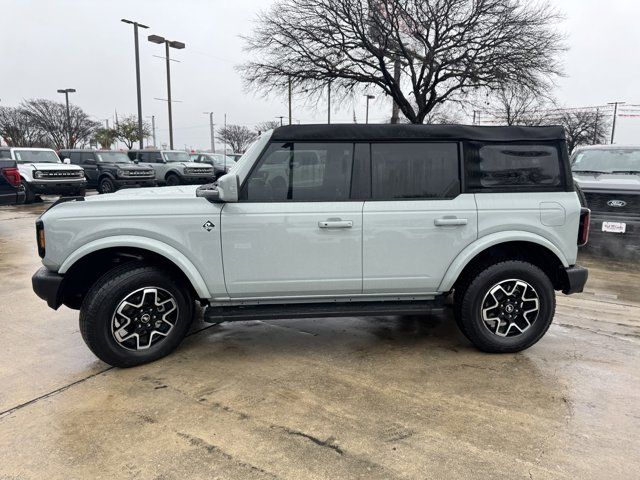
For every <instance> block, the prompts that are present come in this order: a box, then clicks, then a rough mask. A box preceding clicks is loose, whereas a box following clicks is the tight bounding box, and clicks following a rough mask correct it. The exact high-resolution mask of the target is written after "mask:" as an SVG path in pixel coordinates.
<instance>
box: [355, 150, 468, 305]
mask: <svg viewBox="0 0 640 480" xmlns="http://www.w3.org/2000/svg"><path fill="white" fill-rule="evenodd" d="M460 164H461V162H460V146H459V144H458V143H456V142H448V143H446V142H443V143H439V142H430V143H427V142H411V143H408V142H404V143H372V144H371V200H369V201H367V202H366V203H365V205H364V210H363V231H364V235H363V289H364V293H368V294H376V293H377V294H383V293H398V294H400V293H405V294H424V293H432V292H436V291H437V288H438V286H439V284H440V282H441V281H442V278H443V277H444V275H445V273H446V271H447V269H448V268H449V266H450V264H451V263H452V262H453V260H454V259H455V258H456V257H457V256H458V254H459V253H460V252H461V251H462V250H463V249H464V248H465V247H467V246H468V245H469V244H471V243H472V242H473V241H474V240H476V238H477V208H476V203H475V198H474V195H472V194H462V193H461V191H462V188H461V187H462V178H461V175H460Z"/></svg>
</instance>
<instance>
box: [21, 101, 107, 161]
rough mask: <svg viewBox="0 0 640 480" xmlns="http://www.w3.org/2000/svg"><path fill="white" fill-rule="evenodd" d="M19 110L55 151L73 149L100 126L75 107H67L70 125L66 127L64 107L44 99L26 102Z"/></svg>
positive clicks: (61, 104) (85, 140)
mask: <svg viewBox="0 0 640 480" xmlns="http://www.w3.org/2000/svg"><path fill="white" fill-rule="evenodd" d="M20 109H22V110H23V111H24V112H25V115H26V116H27V117H28V119H29V122H30V123H31V125H32V126H33V127H34V128H37V129H39V130H40V131H41V132H42V134H43V137H44V138H45V139H46V140H47V141H48V142H50V143H51V144H53V146H54V148H56V149H62V148H75V147H76V146H77V145H81V144H84V143H85V142H87V141H88V139H89V138H90V137H91V136H92V135H93V132H94V131H95V129H96V128H98V127H99V126H100V123H99V122H96V121H94V120H91V118H89V115H87V114H86V113H85V112H84V111H83V110H82V109H81V108H80V107H78V106H77V105H70V106H69V116H70V122H69V123H70V124H69V125H67V109H66V107H65V105H64V104H63V103H58V102H54V101H52V100H47V99H45V98H36V99H32V100H26V101H24V102H22V104H21V105H20Z"/></svg>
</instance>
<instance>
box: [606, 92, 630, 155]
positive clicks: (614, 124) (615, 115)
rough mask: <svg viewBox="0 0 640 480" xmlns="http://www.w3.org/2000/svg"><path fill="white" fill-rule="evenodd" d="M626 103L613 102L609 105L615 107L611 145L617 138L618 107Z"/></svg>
mask: <svg viewBox="0 0 640 480" xmlns="http://www.w3.org/2000/svg"><path fill="white" fill-rule="evenodd" d="M625 103H626V102H611V103H609V104H608V105H613V123H612V124H611V145H613V142H614V140H615V138H616V120H617V119H618V105H624V104H625Z"/></svg>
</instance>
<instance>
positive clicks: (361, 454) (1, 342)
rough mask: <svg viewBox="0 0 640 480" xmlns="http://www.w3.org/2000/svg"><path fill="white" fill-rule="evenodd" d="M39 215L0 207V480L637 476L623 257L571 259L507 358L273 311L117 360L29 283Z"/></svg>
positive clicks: (636, 342)
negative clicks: (565, 283)
mask: <svg viewBox="0 0 640 480" xmlns="http://www.w3.org/2000/svg"><path fill="white" fill-rule="evenodd" d="M44 207H45V206H43V205H32V206H22V207H6V208H0V332H2V335H0V479H12V480H13V479H39V478H50V479H57V478H60V479H70V478H78V479H79V478H83V479H84V478H109V479H111V478H136V479H158V480H159V479H183V478H193V479H200V478H202V479H204V478H207V479H210V478H221V479H247V478H258V479H261V478H283V479H310V478H318V479H321V478H366V479H375V478H381V479H382V478H384V479H388V478H398V479H413V478H416V479H418V478H420V479H423V478H438V479H442V478H509V479H513V478H525V479H530V478H533V479H545V478H546V479H557V478H560V479H562V478H567V479H569V478H571V479H573V478H581V479H591V478H593V479H607V478H612V479H613V478H615V479H621V478H636V477H637V471H638V469H639V468H640V459H639V457H638V455H637V451H638V450H640V414H639V413H638V412H639V408H638V407H639V406H640V388H639V387H638V385H640V294H639V293H638V289H639V288H640V274H638V272H637V266H629V265H625V264H616V263H611V262H601V261H596V260H589V259H586V263H587V264H588V265H589V267H590V268H591V273H592V277H591V280H590V282H589V285H588V289H589V291H588V292H586V293H585V294H582V295H579V296H575V297H563V296H560V297H559V299H558V312H557V316H556V321H555V323H554V325H553V326H552V327H551V329H550V330H549V333H548V334H547V335H546V337H545V338H544V339H543V340H542V341H541V342H540V343H539V344H538V345H536V346H534V347H533V348H531V349H530V350H528V351H526V352H523V353H521V354H516V355H502V356H495V355H486V354H482V353H480V352H478V351H476V350H475V349H474V348H473V347H471V346H470V344H469V343H468V342H467V341H466V340H465V339H464V338H463V337H462V335H461V334H460V333H459V332H458V331H457V329H456V327H455V324H454V322H453V321H452V319H451V318H450V315H449V314H448V315H444V316H420V317H401V318H397V317H383V318H372V317H363V318H342V319H311V320H287V321H284V320H281V321H273V322H240V323H232V324H222V325H219V326H207V325H203V324H198V325H196V326H194V330H193V332H192V334H191V336H190V337H189V338H187V339H186V340H185V342H184V343H183V345H182V346H181V347H180V348H179V349H178V351H177V352H176V353H175V354H173V355H171V356H169V357H167V358H165V359H163V360H161V361H158V362H156V363H153V364H150V365H146V366H143V367H139V368H134V369H128V370H119V369H113V368H109V367H108V366H107V365H105V364H103V363H101V362H100V361H98V360H97V359H95V357H93V355H92V354H91V352H89V350H88V349H87V348H86V347H85V345H84V343H83V342H82V339H81V337H80V333H79V331H78V324H77V312H75V311H72V310H68V309H66V308H61V309H60V310H59V311H58V312H54V311H52V310H49V309H48V308H47V306H46V304H45V303H44V302H42V301H40V300H39V299H38V298H36V297H35V295H34V294H33V293H32V291H31V286H30V276H31V275H32V274H33V272H34V271H35V270H36V269H37V268H38V267H39V265H40V263H39V258H38V257H37V253H36V248H35V241H34V237H35V233H34V226H33V223H34V221H35V219H36V217H37V215H39V213H40V212H41V211H42V210H43V208H44Z"/></svg>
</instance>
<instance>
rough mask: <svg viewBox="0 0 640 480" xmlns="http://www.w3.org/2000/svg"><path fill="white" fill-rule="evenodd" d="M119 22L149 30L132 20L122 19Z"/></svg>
mask: <svg viewBox="0 0 640 480" xmlns="http://www.w3.org/2000/svg"><path fill="white" fill-rule="evenodd" d="M120 21H121V22H123V23H128V24H129V25H137V26H138V27H140V28H149V27H148V26H147V25H143V24H141V23H138V22H134V21H132V20H127V19H126V18H122V19H120Z"/></svg>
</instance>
